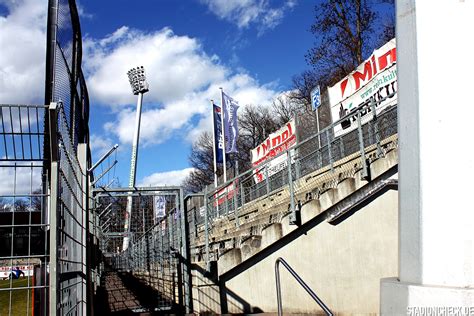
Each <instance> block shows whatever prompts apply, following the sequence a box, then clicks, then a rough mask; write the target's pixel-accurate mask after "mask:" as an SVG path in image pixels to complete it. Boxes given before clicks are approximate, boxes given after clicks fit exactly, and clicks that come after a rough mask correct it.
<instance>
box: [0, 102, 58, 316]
mask: <svg viewBox="0 0 474 316" xmlns="http://www.w3.org/2000/svg"><path fill="white" fill-rule="evenodd" d="M44 112H45V106H32V105H0V116H1V117H0V181H1V182H2V185H1V187H0V315H32V314H35V315H46V314H47V312H46V310H47V291H48V282H47V271H48V266H49V250H48V248H47V239H48V237H47V235H48V230H49V224H48V215H49V214H48V209H47V207H46V205H47V202H46V201H47V200H48V197H49V196H48V195H47V194H43V184H45V185H47V182H48V181H47V179H46V178H43V177H42V171H43V156H42V145H43V139H44V134H45V133H44V129H43V122H42V120H43V118H44ZM43 181H44V182H43Z"/></svg>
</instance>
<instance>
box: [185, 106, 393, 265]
mask: <svg viewBox="0 0 474 316" xmlns="http://www.w3.org/2000/svg"><path fill="white" fill-rule="evenodd" d="M395 102H396V101H395ZM377 106H378V104H376V103H375V102H372V103H370V104H367V105H365V106H363V107H361V108H358V109H356V110H355V111H352V112H351V113H349V114H348V115H347V116H345V117H344V118H342V119H341V120H339V121H337V122H335V123H333V124H332V125H330V126H328V127H327V128H325V129H323V130H321V131H320V132H319V133H317V132H315V133H314V134H313V135H312V136H311V137H309V138H307V139H305V140H303V141H301V142H300V143H299V144H297V145H296V146H295V147H294V148H291V149H290V150H289V151H286V152H283V153H281V154H280V155H278V156H276V157H274V158H273V159H272V161H276V159H280V160H281V157H284V159H283V161H282V162H281V167H280V168H277V169H280V170H279V171H277V172H275V170H270V169H271V168H274V166H271V164H270V162H267V163H266V164H263V165H260V166H258V167H254V168H252V169H250V170H248V171H246V172H245V173H242V174H240V175H238V176H237V177H235V178H233V179H231V180H229V181H227V183H225V184H223V185H221V186H219V187H217V188H214V187H211V188H206V191H205V192H204V194H205V199H204V200H205V203H204V204H205V206H204V208H203V209H202V210H201V211H200V212H199V214H198V213H196V214H198V215H194V218H193V220H194V222H193V223H194V224H191V226H193V227H195V230H196V231H201V232H202V233H201V234H200V236H199V238H195V239H194V241H193V243H192V245H191V247H192V248H193V249H192V254H193V255H197V256H202V257H204V258H205V260H206V261H210V260H216V259H217V258H218V256H219V251H217V250H216V249H215V248H222V246H223V245H222V244H223V243H224V242H225V239H228V240H229V241H231V242H232V238H233V237H238V238H239V239H240V240H243V239H245V238H247V237H249V236H252V235H258V234H259V232H255V231H252V229H254V228H255V227H252V226H251V225H247V226H244V227H240V226H241V225H242V221H245V222H247V223H248V222H251V221H252V220H257V219H258V218H259V216H262V215H265V216H267V217H268V214H269V213H265V212H263V211H262V210H269V209H271V210H272V212H273V214H271V217H270V221H271V222H279V221H281V219H282V218H283V217H284V216H286V215H288V214H290V216H289V220H290V223H294V224H295V223H296V222H297V221H298V219H297V218H296V212H295V211H296V209H298V205H299V203H300V201H301V200H304V199H305V197H304V196H305V195H306V194H310V195H313V196H315V197H316V198H317V197H318V195H319V194H321V193H322V192H323V191H325V190H327V189H329V188H331V187H332V186H333V187H335V186H336V185H337V182H338V181H342V180H343V179H345V178H347V177H351V176H353V175H354V174H355V173H356V172H358V171H361V174H362V177H363V179H365V180H370V169H369V163H370V161H371V160H374V159H378V158H380V157H383V156H384V155H385V153H386V152H387V151H388V150H391V149H393V146H396V134H397V106H396V103H395V104H392V105H391V106H389V107H387V108H386V109H384V110H383V111H382V112H380V113H378V112H377V111H376V108H377ZM342 125H344V126H345V127H348V126H350V130H351V131H350V132H347V133H335V130H336V129H340V128H341V126H342ZM335 135H339V136H335ZM394 144H395V145H394ZM349 162H350V163H349ZM257 174H260V175H261V176H262V175H263V177H262V178H263V180H258V179H257ZM335 175H336V176H335ZM262 178H261V179H262ZM217 223H219V225H220V226H219V227H220V228H219V230H220V231H221V233H222V231H225V232H226V234H224V235H222V234H220V236H221V238H220V239H217V240H214V241H213V240H212V237H215V234H214V232H215V229H214V228H215V227H216V224H217ZM266 224H269V223H268V221H267V223H266ZM247 228H248V229H247ZM212 243H215V244H216V243H217V245H216V247H214V250H216V251H212V250H211V248H212V247H211V246H210V244H212ZM219 244H221V245H219ZM223 248H225V245H224V247H223ZM224 250H225V249H224Z"/></svg>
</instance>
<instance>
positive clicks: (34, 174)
mask: <svg viewBox="0 0 474 316" xmlns="http://www.w3.org/2000/svg"><path fill="white" fill-rule="evenodd" d="M4 164H8V162H3V163H1V164H0V183H1V185H0V195H3V196H13V195H18V194H31V193H33V191H35V190H37V189H40V188H41V170H42V165H41V164H38V163H28V164H27V163H23V164H21V163H17V166H16V167H10V166H9V167H6V166H5V165H4ZM10 165H11V163H10Z"/></svg>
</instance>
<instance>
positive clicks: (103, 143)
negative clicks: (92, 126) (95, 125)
mask: <svg viewBox="0 0 474 316" xmlns="http://www.w3.org/2000/svg"><path fill="white" fill-rule="evenodd" d="M90 146H91V151H92V153H94V155H97V156H99V157H101V156H102V155H104V154H105V153H106V152H108V151H109V149H111V148H112V146H114V143H113V142H112V140H111V139H110V138H108V137H104V136H99V135H97V134H92V135H91V139H90Z"/></svg>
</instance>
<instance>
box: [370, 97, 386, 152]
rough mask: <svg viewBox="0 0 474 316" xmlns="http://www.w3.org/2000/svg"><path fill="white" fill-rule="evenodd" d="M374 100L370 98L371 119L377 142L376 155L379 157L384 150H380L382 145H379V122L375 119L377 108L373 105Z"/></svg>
mask: <svg viewBox="0 0 474 316" xmlns="http://www.w3.org/2000/svg"><path fill="white" fill-rule="evenodd" d="M375 102H376V101H375V100H374V99H372V100H371V101H370V109H371V111H372V121H373V123H372V124H373V127H374V134H375V142H376V144H377V157H381V156H383V155H384V152H383V150H382V147H381V146H380V133H379V124H378V121H377V112H376V111H377V109H376V107H375Z"/></svg>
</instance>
